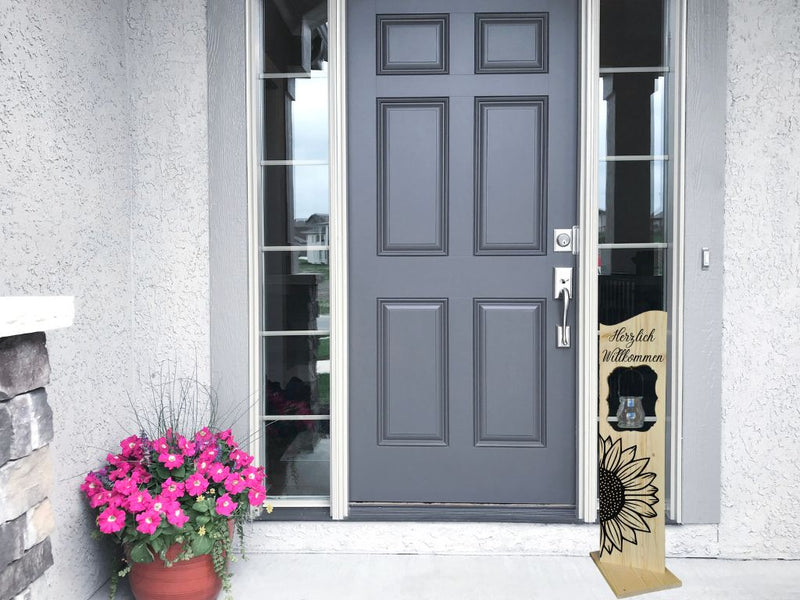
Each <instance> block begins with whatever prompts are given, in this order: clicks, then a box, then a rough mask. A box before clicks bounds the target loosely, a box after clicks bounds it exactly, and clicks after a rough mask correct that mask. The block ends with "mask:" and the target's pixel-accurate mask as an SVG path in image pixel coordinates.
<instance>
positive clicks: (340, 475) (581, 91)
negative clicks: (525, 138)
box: [245, 0, 599, 523]
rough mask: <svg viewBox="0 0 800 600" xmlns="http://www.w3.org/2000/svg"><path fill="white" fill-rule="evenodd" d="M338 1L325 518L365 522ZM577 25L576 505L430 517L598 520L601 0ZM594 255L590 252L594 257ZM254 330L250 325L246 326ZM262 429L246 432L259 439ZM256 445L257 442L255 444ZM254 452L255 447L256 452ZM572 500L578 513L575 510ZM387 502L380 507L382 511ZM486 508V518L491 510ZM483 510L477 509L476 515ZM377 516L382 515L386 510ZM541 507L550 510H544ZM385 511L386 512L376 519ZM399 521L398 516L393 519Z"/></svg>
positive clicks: (254, 391)
mask: <svg viewBox="0 0 800 600" xmlns="http://www.w3.org/2000/svg"><path fill="white" fill-rule="evenodd" d="M346 4H347V2H346V0H329V4H328V18H329V65H330V79H329V81H330V87H329V101H330V105H329V106H330V119H329V135H330V137H329V140H330V141H329V151H330V168H329V173H330V175H329V177H330V240H331V243H330V268H331V292H330V293H331V388H330V393H331V398H330V403H331V404H330V407H331V408H330V410H331V413H330V418H331V421H330V423H331V425H330V427H331V465H330V476H331V496H330V516H331V518H332V519H333V520H344V519H347V518H348V517H349V516H350V515H351V512H352V514H353V516H354V517H356V513H361V514H362V516H363V520H368V519H369V520H372V519H373V518H374V517H370V516H369V514H368V513H369V512H370V511H372V512H376V511H380V510H381V509H379V508H375V507H374V508H372V509H369V508H368V507H359V506H358V505H356V506H354V507H352V508H351V506H350V503H349V493H348V491H349V490H348V486H349V451H348V446H349V435H348V432H349V418H348V404H349V402H348V399H349V394H348V390H349V381H348V369H349V366H348V362H349V357H348V354H347V351H348V326H349V323H348V297H347V290H348V264H347V263H348V261H347V258H348V257H347V248H348V244H347V242H348V238H347V89H346V56H345V49H346V23H347V18H346V17H347V6H346ZM579 14H580V24H579V27H580V29H579V40H578V43H579V48H578V54H579V73H578V95H579V103H578V111H579V114H578V120H579V136H580V140H579V155H578V165H577V174H578V197H577V198H576V199H575V201H576V202H577V203H578V215H579V227H580V234H579V252H578V254H579V256H578V260H577V263H578V270H579V273H578V279H577V286H578V289H577V293H578V311H579V312H578V313H577V315H576V316H577V321H578V323H577V325H578V332H579V342H578V366H577V373H576V377H577V381H578V385H577V388H576V392H577V393H576V395H577V421H578V422H577V424H576V425H577V429H578V435H577V445H578V448H577V461H578V464H577V482H576V483H577V507H569V508H567V507H562V506H558V507H550V506H547V507H541V508H540V507H524V508H520V509H519V510H517V509H513V508H507V507H505V508H498V509H497V510H495V511H492V505H486V506H480V507H471V508H469V509H467V508H460V507H458V506H455V507H452V510H450V509H449V508H448V511H449V514H450V515H451V516H450V517H447V518H445V516H444V515H443V516H442V518H441V519H437V520H452V521H461V520H468V521H477V520H483V521H504V520H505V521H507V520H519V521H531V520H536V521H539V522H548V521H549V522H561V523H564V522H575V518H576V514H577V517H578V519H579V520H582V521H586V522H593V521H595V520H596V514H597V507H596V487H597V473H596V468H594V467H595V465H596V464H597V448H596V443H595V440H596V438H597V422H596V401H595V399H596V397H597V381H596V377H594V376H593V373H594V368H593V365H596V364H597V356H596V354H597V351H596V344H595V343H594V342H595V339H594V335H593V332H596V331H597V311H596V306H597V280H596V277H595V275H594V269H595V268H596V264H592V263H593V261H592V257H596V256H597V248H596V244H597V241H596V236H592V235H591V234H592V233H593V232H596V230H597V216H596V215H597V211H596V208H597V185H596V184H597V164H598V163H597V144H596V140H597V129H596V128H597V108H596V104H597V103H596V98H597V81H598V78H599V66H598V65H599V60H598V56H597V54H598V52H597V49H596V48H597V43H596V42H597V32H598V24H599V0H580V12H579ZM262 18H263V15H262V11H261V0H246V21H245V23H246V24H245V29H246V32H245V35H246V38H247V47H248V48H249V49H250V51H249V52H248V55H247V60H246V67H247V73H248V77H247V91H246V101H247V120H248V127H247V132H248V140H247V142H248V143H247V154H248V213H249V219H248V221H249V228H248V238H249V250H250V253H249V256H250V257H251V260H250V265H249V273H250V278H249V279H250V284H249V304H250V311H249V313H250V331H251V336H250V343H249V354H250V392H251V395H250V397H251V398H253V399H254V402H253V403H252V407H253V410H252V411H251V431H258V430H260V428H261V426H262V423H261V419H260V413H259V408H260V405H261V402H260V397H259V396H260V381H259V371H258V365H259V364H260V359H261V357H260V348H259V344H258V341H259V340H258V337H257V332H258V329H259V328H258V326H257V325H254V324H256V323H258V307H259V302H260V298H259V293H258V289H257V287H258V286H257V282H258V281H259V278H260V271H261V268H260V260H257V259H255V257H257V256H259V253H258V251H257V244H258V240H259V239H260V235H259V227H260V226H259V223H261V221H262V219H261V218H260V216H261V215H260V210H259V208H258V207H259V201H258V199H259V197H260V192H261V190H260V185H259V178H258V176H257V173H258V169H257V168H256V167H255V166H254V165H256V162H255V161H256V157H257V154H258V153H257V149H258V147H259V143H260V134H259V133H258V128H257V127H255V126H254V124H255V123H257V122H258V117H257V115H258V114H259V110H260V108H261V104H262V98H261V97H260V94H259V92H258V86H257V85H254V83H255V82H256V81H257V78H258V75H259V73H260V59H259V56H258V52H257V51H256V49H257V48H259V47H260V46H259V43H258V40H259V26H260V23H261V19H262ZM595 260H596V259H595ZM254 332H255V333H254ZM259 437H260V436H258V435H255V436H253V438H254V440H258V438H259ZM254 443H255V442H254ZM257 456H258V453H257ZM576 508H577V512H576ZM383 510H385V509H383ZM403 510H404V512H406V516H403V517H402V520H408V519H412V518H415V517H414V516H412V514H411V513H410V512H409V511H413V510H416V509H410V508H409V509H403ZM492 512H493V513H494V517H492V516H490V513H492ZM483 513H485V514H483ZM384 514H385V513H384ZM548 515H549V516H548ZM385 519H386V517H385V516H384V520H385ZM398 519H400V517H398Z"/></svg>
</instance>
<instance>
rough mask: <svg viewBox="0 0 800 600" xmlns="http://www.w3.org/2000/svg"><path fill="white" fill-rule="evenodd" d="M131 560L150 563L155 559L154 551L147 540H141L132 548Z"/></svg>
mask: <svg viewBox="0 0 800 600" xmlns="http://www.w3.org/2000/svg"><path fill="white" fill-rule="evenodd" d="M131 560H132V561H133V562H138V563H148V562H152V561H153V553H152V552H150V548H148V547H147V544H146V543H145V542H139V543H138V544H135V545H134V546H133V548H131Z"/></svg>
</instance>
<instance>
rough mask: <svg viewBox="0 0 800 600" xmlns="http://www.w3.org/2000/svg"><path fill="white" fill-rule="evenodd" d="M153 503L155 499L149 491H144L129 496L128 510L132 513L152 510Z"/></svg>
mask: <svg viewBox="0 0 800 600" xmlns="http://www.w3.org/2000/svg"><path fill="white" fill-rule="evenodd" d="M152 503H153V498H152V497H151V496H150V493H149V492H148V491H147V490H142V491H139V492H136V493H135V494H131V495H130V496H128V501H127V505H128V510H129V511H131V512H132V513H138V512H142V511H143V510H147V509H148V508H150V505H151V504H152Z"/></svg>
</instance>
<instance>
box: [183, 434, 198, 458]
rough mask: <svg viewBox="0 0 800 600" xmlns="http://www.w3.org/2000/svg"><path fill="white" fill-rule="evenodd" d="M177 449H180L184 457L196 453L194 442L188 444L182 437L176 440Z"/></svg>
mask: <svg viewBox="0 0 800 600" xmlns="http://www.w3.org/2000/svg"><path fill="white" fill-rule="evenodd" d="M178 448H180V450H181V452H183V455H184V456H194V453H195V452H197V446H196V444H195V443H194V442H190V441H189V440H187V439H186V438H185V437H183V436H180V437H179V438H178Z"/></svg>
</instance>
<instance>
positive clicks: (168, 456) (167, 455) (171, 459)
mask: <svg viewBox="0 0 800 600" xmlns="http://www.w3.org/2000/svg"><path fill="white" fill-rule="evenodd" d="M158 461H159V462H160V463H162V464H163V465H164V466H165V467H166V468H167V469H169V470H170V471H171V470H172V469H177V468H178V467H180V466H181V465H182V464H183V456H182V455H180V454H174V453H172V452H162V453H161V454H159V455H158Z"/></svg>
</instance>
